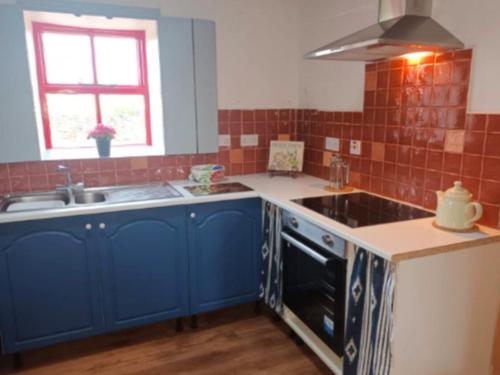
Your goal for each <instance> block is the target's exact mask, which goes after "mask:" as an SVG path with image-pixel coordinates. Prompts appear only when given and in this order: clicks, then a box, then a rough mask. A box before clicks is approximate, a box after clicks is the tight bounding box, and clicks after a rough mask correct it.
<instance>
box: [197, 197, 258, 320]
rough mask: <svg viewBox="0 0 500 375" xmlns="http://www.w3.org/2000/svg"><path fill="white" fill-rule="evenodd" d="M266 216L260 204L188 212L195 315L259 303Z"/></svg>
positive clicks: (255, 201)
mask: <svg viewBox="0 0 500 375" xmlns="http://www.w3.org/2000/svg"><path fill="white" fill-rule="evenodd" d="M261 212H262V207H261V200H260V199H254V198H252V199H244V200H232V201H224V202H216V203H208V204H199V205H193V206H190V207H189V208H188V213H189V215H188V234H189V237H188V241H189V261H190V288H191V313H192V314H196V313H200V312H205V311H211V310H216V309H220V308H224V307H228V306H231V305H236V304H240V303H245V302H250V301H256V300H258V298H259V297H258V296H259V278H260V264H261V256H260V231H261V228H260V227H261Z"/></svg>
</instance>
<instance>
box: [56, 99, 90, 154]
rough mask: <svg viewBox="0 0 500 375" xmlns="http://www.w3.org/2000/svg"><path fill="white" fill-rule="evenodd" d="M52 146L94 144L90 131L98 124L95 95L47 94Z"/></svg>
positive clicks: (72, 146) (71, 146)
mask: <svg viewBox="0 0 500 375" xmlns="http://www.w3.org/2000/svg"><path fill="white" fill-rule="evenodd" d="M47 106H48V111H49V120H50V130H51V135H52V146H53V147H54V148H58V147H69V148H75V147H82V146H93V145H94V144H95V142H93V141H92V140H88V139H87V134H88V132H89V131H90V130H91V129H92V128H93V127H94V126H95V125H96V123H97V120H96V108H95V97H94V95H90V94H76V95H68V94H47Z"/></svg>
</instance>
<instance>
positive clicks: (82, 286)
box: [0, 216, 104, 353]
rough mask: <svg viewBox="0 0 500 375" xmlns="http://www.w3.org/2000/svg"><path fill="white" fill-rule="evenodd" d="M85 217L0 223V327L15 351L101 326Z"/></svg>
mask: <svg viewBox="0 0 500 375" xmlns="http://www.w3.org/2000/svg"><path fill="white" fill-rule="evenodd" d="M92 220H93V218H92V217H88V216H78V217H68V218H59V219H52V220H39V221H29V222H19V223H11V224H2V225H0V331H1V334H2V338H3V350H4V352H7V353H10V352H19V351H23V350H27V349H30V348H35V347H40V346H45V345H49V344H53V343H56V342H62V341H67V340H70V339H75V338H79V337H85V336H90V335H94V334H97V333H100V332H102V331H103V329H104V321H103V315H102V310H101V302H100V294H99V290H100V288H99V277H98V261H97V258H98V254H97V252H96V246H95V240H96V238H95V237H96V233H95V232H93V231H92V230H91V226H93V221H92Z"/></svg>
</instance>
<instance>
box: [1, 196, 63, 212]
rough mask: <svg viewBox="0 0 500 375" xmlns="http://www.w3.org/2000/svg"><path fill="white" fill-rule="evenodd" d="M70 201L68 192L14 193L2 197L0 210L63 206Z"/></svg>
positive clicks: (11, 210)
mask: <svg viewBox="0 0 500 375" xmlns="http://www.w3.org/2000/svg"><path fill="white" fill-rule="evenodd" d="M70 202H71V197H70V195H69V194H68V193H67V192H58V191H54V192H48V193H30V194H12V195H6V196H4V197H0V212H14V211H31V210H41V209H53V208H62V207H66V206H67V205H68V204H70Z"/></svg>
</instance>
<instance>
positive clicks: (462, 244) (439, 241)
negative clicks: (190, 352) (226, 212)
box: [0, 174, 500, 261]
mask: <svg viewBox="0 0 500 375" xmlns="http://www.w3.org/2000/svg"><path fill="white" fill-rule="evenodd" d="M229 181H232V182H241V183H243V184H245V185H247V186H249V187H251V188H253V189H254V191H249V192H242V193H228V194H218V195H209V196H200V197H195V196H193V195H192V194H190V193H189V192H188V191H187V190H185V189H183V188H182V187H183V186H186V185H192V184H193V183H192V182H191V181H173V182H171V185H172V186H174V187H175V188H176V189H177V190H179V191H180V192H181V193H182V195H183V197H179V198H169V199H158V200H150V201H139V202H128V203H117V204H109V205H85V206H80V207H75V208H71V209H68V208H65V209H64V208H63V209H50V210H39V211H29V212H28V211H25V212H12V213H4V214H0V224H1V223H8V222H19V221H28V220H37V219H47V218H55V217H65V216H74V215H91V214H98V213H104V212H115V211H123V210H133V209H144V208H153V207H165V206H177V205H186V204H197V203H207V202H216V201H222V200H234V199H242V198H251V197H261V198H263V199H265V200H267V201H270V202H272V203H274V204H277V205H279V206H280V207H282V208H283V209H286V210H288V211H290V212H292V213H294V214H296V215H299V216H302V217H304V218H307V219H308V220H309V221H311V222H313V223H314V224H316V225H318V226H320V227H322V228H324V229H326V230H328V231H330V232H332V233H334V234H336V235H338V236H340V237H342V238H344V239H346V240H347V241H350V242H353V243H354V244H356V245H358V246H361V247H363V248H365V249H367V250H369V251H371V252H373V253H375V254H377V255H379V256H381V257H383V258H385V259H388V260H392V261H401V260H407V259H413V258H418V257H422V256H428V255H432V254H437V253H443V252H448V251H453V250H459V249H465V248H468V247H474V246H480V245H483V244H487V243H492V242H498V243H499V250H500V230H497V229H493V228H489V227H484V226H479V231H478V232H473V233H454V232H446V231H443V230H440V229H436V228H434V227H433V226H432V221H433V220H434V218H432V217H431V218H424V219H415V220H408V221H400V222H395V223H388V224H379V225H373V226H366V227H360V228H350V227H348V226H346V225H344V224H341V223H338V222H336V221H334V220H332V219H330V218H328V217H326V216H323V215H321V214H319V213H316V212H314V211H312V210H309V209H307V208H305V207H303V206H301V205H299V204H296V203H294V202H291V200H292V199H297V198H304V197H315V196H322V195H332V194H335V193H329V192H327V191H325V190H324V189H323V187H324V186H325V184H326V181H324V180H321V179H319V178H315V177H312V176H307V175H301V176H299V177H297V178H295V179H292V178H290V177H280V176H276V177H269V176H268V175H267V174H255V175H246V176H235V177H231V178H230V179H229Z"/></svg>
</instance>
